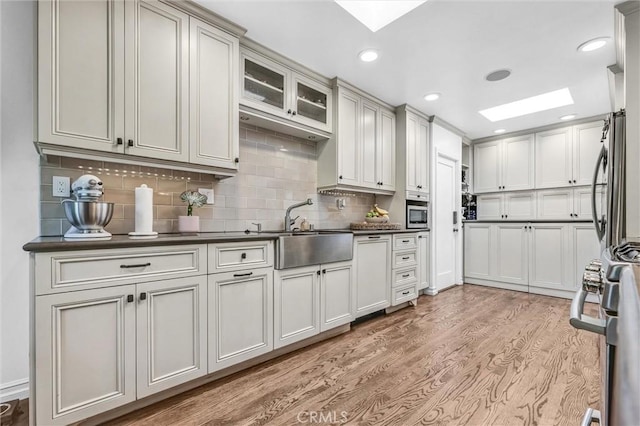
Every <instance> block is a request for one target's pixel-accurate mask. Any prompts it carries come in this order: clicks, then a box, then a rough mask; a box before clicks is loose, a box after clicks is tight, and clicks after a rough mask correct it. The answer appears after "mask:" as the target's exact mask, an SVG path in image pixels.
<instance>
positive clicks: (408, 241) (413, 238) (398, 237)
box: [393, 233, 418, 250]
mask: <svg viewBox="0 0 640 426" xmlns="http://www.w3.org/2000/svg"><path fill="white" fill-rule="evenodd" d="M416 247H418V234H417V233H416V234H394V235H393V249H394V250H404V249H410V248H416Z"/></svg>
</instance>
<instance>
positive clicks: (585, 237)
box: [571, 223, 600, 290]
mask: <svg viewBox="0 0 640 426" xmlns="http://www.w3.org/2000/svg"><path fill="white" fill-rule="evenodd" d="M571 246H572V249H573V259H572V265H573V271H572V272H573V273H572V280H571V284H572V285H573V289H574V290H577V289H578V288H579V287H580V286H581V285H582V274H583V273H584V268H585V266H587V265H588V264H589V263H590V262H591V261H592V260H593V259H600V241H598V236H597V235H596V232H595V229H594V227H593V224H590V223H584V224H575V225H571Z"/></svg>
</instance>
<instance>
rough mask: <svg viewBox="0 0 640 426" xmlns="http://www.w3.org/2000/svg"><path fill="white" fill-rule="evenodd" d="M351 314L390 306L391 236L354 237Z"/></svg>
mask: <svg viewBox="0 0 640 426" xmlns="http://www.w3.org/2000/svg"><path fill="white" fill-rule="evenodd" d="M353 262H354V265H353V267H354V277H355V283H356V285H355V286H354V291H355V294H354V297H353V298H354V300H355V302H356V306H355V317H356V318H359V317H361V316H364V315H367V314H370V313H372V312H376V311H379V310H381V309H384V308H387V307H389V306H390V305H391V299H390V298H391V295H390V294H389V293H390V283H391V235H370V236H359V237H355V238H354V246H353Z"/></svg>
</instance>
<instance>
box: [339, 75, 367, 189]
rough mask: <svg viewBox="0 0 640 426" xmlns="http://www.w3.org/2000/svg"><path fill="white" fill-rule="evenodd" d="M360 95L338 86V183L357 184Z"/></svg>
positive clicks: (359, 163) (359, 164) (359, 158)
mask: <svg viewBox="0 0 640 426" xmlns="http://www.w3.org/2000/svg"><path fill="white" fill-rule="evenodd" d="M360 123H361V109H360V97H359V96H357V95H355V94H353V93H351V92H349V91H348V90H345V89H343V88H338V136H337V137H338V183H340V184H344V185H359V184H360V177H361V160H362V157H361V146H362V145H361V139H360V130H361V124H360Z"/></svg>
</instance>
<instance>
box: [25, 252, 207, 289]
mask: <svg viewBox="0 0 640 426" xmlns="http://www.w3.org/2000/svg"><path fill="white" fill-rule="evenodd" d="M206 256H207V246H206V245H204V244H203V245H196V246H169V247H158V248H153V249H149V248H130V249H111V250H109V249H107V250H86V251H74V252H60V253H43V254H38V255H36V261H35V275H36V281H35V282H36V294H37V295H40V294H49V293H58V292H62V291H71V290H80V289H87V288H98V287H106V286H112V285H120V284H131V283H139V282H146V281H151V280H158V279H169V278H177V277H188V276H193V275H201V274H202V275H204V274H206V273H207V271H206Z"/></svg>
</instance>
